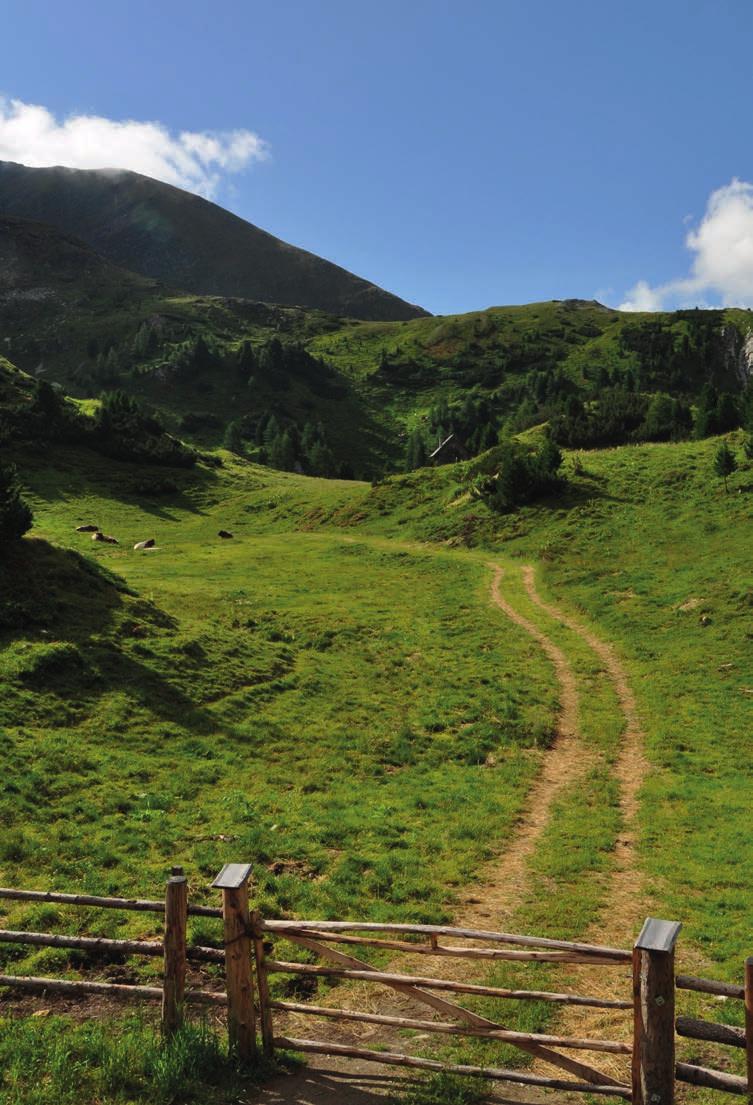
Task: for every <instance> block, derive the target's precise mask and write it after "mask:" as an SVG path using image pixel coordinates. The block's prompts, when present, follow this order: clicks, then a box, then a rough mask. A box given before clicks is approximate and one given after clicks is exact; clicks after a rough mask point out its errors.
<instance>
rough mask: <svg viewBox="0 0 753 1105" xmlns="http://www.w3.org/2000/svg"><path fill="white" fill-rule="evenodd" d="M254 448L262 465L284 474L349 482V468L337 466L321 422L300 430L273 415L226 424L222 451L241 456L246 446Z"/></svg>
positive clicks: (310, 424) (293, 424) (271, 413)
mask: <svg viewBox="0 0 753 1105" xmlns="http://www.w3.org/2000/svg"><path fill="white" fill-rule="evenodd" d="M249 443H253V445H255V446H256V449H257V452H256V457H257V459H258V460H259V462H260V463H261V464H269V465H270V466H271V467H272V468H279V469H280V470H282V471H285V472H305V473H306V474H307V475H310V476H326V477H335V476H338V477H340V478H341V479H352V478H353V474H352V471H351V469H350V468H349V466H347V465H342V464H341V465H338V463H337V461H336V459H335V455H334V453H333V451H332V448H331V446H330V444H329V441H328V439H327V433H326V431H325V429H324V426H323V425H322V423H321V422H306V423H304V425H303V428H302V429H301V428H300V427H299V426H298V424H297V423H296V422H294V421H291V420H284V419H281V418H280V417H278V415H276V414H275V413H274V412H272V411H269V410H267V411H264V412H263V413H262V414H261V416H259V417H258V418H257V419H255V420H252V419H250V418H248V417H246V418H240V419H236V420H235V421H233V422H229V423H228V425H227V428H226V430H225V440H224V444H225V448H226V449H230V450H231V452H234V453H238V454H243V453H245V452H246V448H247V444H249Z"/></svg>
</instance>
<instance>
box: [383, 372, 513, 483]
mask: <svg viewBox="0 0 753 1105" xmlns="http://www.w3.org/2000/svg"><path fill="white" fill-rule="evenodd" d="M450 434H455V435H456V437H457V438H458V440H459V441H460V442H461V443H462V446H463V448H464V449H465V450H466V451H467V453H468V455H469V456H477V455H478V454H479V453H483V452H485V451H486V450H487V449H491V448H492V446H493V445H496V444H497V442H498V440H499V413H498V410H497V406H496V403H495V401H494V399H493V398H492V397H491V396H489V395H483V394H481V393H479V392H478V391H472V392H471V393H470V394H469V395H468V396H467V397H466V398H465V399H464V400H463V401H462V402H461V403H448V401H447V400H446V399H441V400H440V401H439V402H438V403H436V404H435V405H434V406H433V407H431V408H430V410H429V412H428V414H427V416H426V430H422V429H419V428H416V429H414V430H413V431H412V432H411V433H410V434H409V435H408V439H407V443H406V451H405V470H406V471H407V472H411V471H413V469H414V468H423V467H424V465H425V464H426V463H427V461H428V458H429V454H430V453H431V451H432V450H433V449H435V448H436V447H437V445H439V443H440V442H441V441H444V439H445V438H447V437H449V435H450Z"/></svg>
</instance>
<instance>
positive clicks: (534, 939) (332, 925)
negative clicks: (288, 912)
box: [263, 921, 632, 963]
mask: <svg viewBox="0 0 753 1105" xmlns="http://www.w3.org/2000/svg"><path fill="white" fill-rule="evenodd" d="M263 929H264V932H276V933H279V934H280V935H283V936H284V935H285V934H286V933H290V932H296V931H297V932H303V930H306V932H305V935H309V936H311V935H313V932H312V931H311V930H313V929H316V930H317V934H318V935H319V936H320V937H321V934H322V933H325V932H326V933H338V932H340V933H343V932H345V933H347V932H399V933H405V934H413V935H416V936H450V937H456V938H458V939H461V940H462V939H465V940H491V941H493V942H494V943H499V944H519V945H520V946H521V947H526V948H550V949H552V950H559V951H568V952H580V953H581V954H583V955H586V956H589V957H590V956H596V957H598V958H601V959H612V960H615V961H616V962H618V963H630V962H631V960H632V952H629V951H625V950H624V949H622V948H610V947H604V946H602V945H599V944H582V943H577V942H575V941H572V940H551V939H549V937H546V936H520V935H516V934H514V933H509V932H491V931H489V930H488V929H467V928H452V927H450V926H448V925H408V924H399V925H398V924H395V925H392V924H382V923H379V922H375V921H369V922H358V921H264V923H263ZM589 961H590V960H589Z"/></svg>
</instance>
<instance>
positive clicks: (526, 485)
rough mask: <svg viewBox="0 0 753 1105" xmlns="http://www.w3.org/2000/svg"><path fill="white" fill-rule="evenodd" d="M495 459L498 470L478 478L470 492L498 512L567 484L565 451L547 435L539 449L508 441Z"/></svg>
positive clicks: (522, 503) (556, 490)
mask: <svg viewBox="0 0 753 1105" xmlns="http://www.w3.org/2000/svg"><path fill="white" fill-rule="evenodd" d="M496 461H497V464H498V471H497V472H496V473H495V474H493V475H488V476H481V477H479V478H477V479H476V480H475V481H474V483H473V484H472V486H471V494H472V496H473V497H474V498H477V499H481V500H482V501H483V502H484V503H486V505H487V506H488V507H489V508H490V509H491V510H494V511H496V512H497V513H499V514H507V513H509V512H510V511H512V510H514V509H515V508H516V507H518V506H523V505H524V504H525V503H532V502H535V501H536V500H537V499H541V498H543V497H545V496H547V495H552V494H554V493H556V492H558V491H561V490H562V488H563V487H564V485H565V479H564V477H563V476H562V473H561V469H562V453H561V452H560V450H559V449H558V447H557V445H556V444H555V442H554V441H553V440H552V439H551V437H548V436H547V437H546V438H545V439H544V440H543V441H542V443H541V445H540V446H539V447H538V448H537V449H529V448H527V447H526V446H524V445H521V444H520V443H519V442H515V441H506V442H504V443H503V444H502V445H501V446H500V448H499V452H498V455H497V458H496Z"/></svg>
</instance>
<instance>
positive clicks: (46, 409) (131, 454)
mask: <svg viewBox="0 0 753 1105" xmlns="http://www.w3.org/2000/svg"><path fill="white" fill-rule="evenodd" d="M4 414H5V420H4V431H5V435H6V436H7V437H8V438H15V439H17V440H20V441H25V442H32V443H41V442H48V441H61V442H67V443H69V444H72V445H79V446H84V447H86V448H89V449H94V450H95V451H96V452H99V453H102V454H104V455H105V456H111V457H115V458H116V459H118V460H129V461H135V462H136V463H143V464H160V465H172V466H176V467H179V468H188V467H191V466H192V465H193V464H195V462H196V459H197V456H196V453H195V452H194V451H193V450H192V449H189V448H188V446H186V445H184V444H183V442H181V441H178V439H177V438H174V437H172V436H171V435H170V434H168V433H167V432H166V431H165V428H164V426H163V425H162V423H161V422H160V420H159V419H158V418H157V416H156V415H155V414H154V413H152V412H151V411H149V410H147V409H146V407H144V406H143V405H142V404H141V403H140V402H139V401H138V400H137V399H135V398H134V397H133V396H131V395H128V394H126V392H124V391H111V392H105V393H104V394H103V395H102V396H101V402H100V407H99V409H98V411H97V413H96V415H95V416H94V417H93V418H90V417H88V416H87V415H85V414H81V413H80V412H79V411H78V410H77V408H76V407H75V406H74V405H73V404H72V403H70V402H68V401H67V400H66V399H65V398H64V396H63V395H62V394H61V393H60V392H59V391H57V390H56V389H55V388H54V387H53V386H52V385H50V384H49V383H48V382H47V381H46V380H39V381H37V383H36V384H35V388H34V394H33V396H32V399H31V402H30V403H24V404H18V405H17V406H15V407H9V408H6V410H5V412H4Z"/></svg>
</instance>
